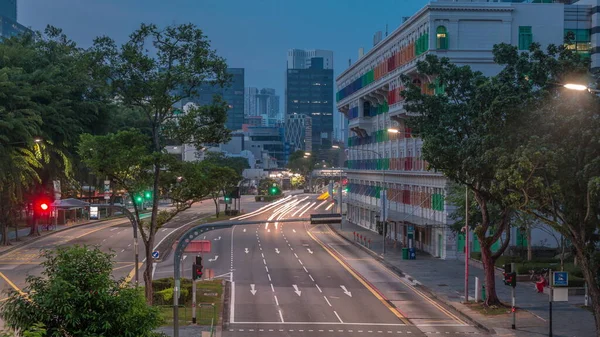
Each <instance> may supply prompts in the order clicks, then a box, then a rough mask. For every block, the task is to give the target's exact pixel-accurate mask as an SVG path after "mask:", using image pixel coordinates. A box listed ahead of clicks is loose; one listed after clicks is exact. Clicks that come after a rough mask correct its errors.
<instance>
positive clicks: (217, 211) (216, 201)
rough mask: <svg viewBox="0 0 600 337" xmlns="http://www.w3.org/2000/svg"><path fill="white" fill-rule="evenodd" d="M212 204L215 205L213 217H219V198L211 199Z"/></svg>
mask: <svg viewBox="0 0 600 337" xmlns="http://www.w3.org/2000/svg"><path fill="white" fill-rule="evenodd" d="M213 202H214V203H215V216H216V217H217V218H218V217H219V212H220V209H219V198H213Z"/></svg>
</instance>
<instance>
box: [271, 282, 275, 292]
mask: <svg viewBox="0 0 600 337" xmlns="http://www.w3.org/2000/svg"><path fill="white" fill-rule="evenodd" d="M271 291H272V292H275V288H273V283H271Z"/></svg>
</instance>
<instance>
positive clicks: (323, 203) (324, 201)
mask: <svg viewBox="0 0 600 337" xmlns="http://www.w3.org/2000/svg"><path fill="white" fill-rule="evenodd" d="M325 203H327V200H323V202H322V203H320V204H319V206H317V207H315V208H314V210H315V211H316V210H318V209H319V207H321V206H323V205H325Z"/></svg>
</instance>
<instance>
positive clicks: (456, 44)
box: [337, 1, 564, 258]
mask: <svg viewBox="0 0 600 337" xmlns="http://www.w3.org/2000/svg"><path fill="white" fill-rule="evenodd" d="M563 22H564V5H562V4H517V3H514V4H513V3H491V2H483V1H482V2H477V1H457V2H454V1H453V2H450V1H439V2H432V3H430V4H429V5H427V6H425V7H424V8H423V9H421V10H420V11H418V12H417V13H416V14H415V15H413V16H412V17H411V18H410V19H408V20H407V21H406V22H404V23H403V24H402V25H401V26H400V27H399V28H398V29H396V30H395V31H394V32H392V34H390V35H389V36H388V37H386V38H385V39H384V40H383V41H382V42H380V43H379V44H377V45H376V46H374V47H373V49H372V50H370V51H369V52H367V54H366V55H365V56H364V57H362V58H360V59H359V60H358V61H357V62H356V63H355V64H354V65H352V66H351V67H350V68H349V69H347V70H346V71H344V72H342V74H341V75H340V76H338V78H337V88H338V90H341V89H343V88H344V87H346V86H347V85H349V84H350V83H352V82H353V81H355V80H356V79H357V78H360V77H361V76H362V75H363V74H365V73H367V72H368V71H370V70H371V69H374V68H375V67H376V66H377V65H378V64H379V63H380V62H381V61H383V60H384V59H387V58H389V57H390V56H391V55H392V53H394V52H396V51H398V50H399V49H400V48H402V47H404V46H406V45H408V44H409V43H411V42H413V41H415V40H416V39H417V38H418V37H419V36H420V35H421V34H423V33H428V34H429V50H428V51H427V52H425V53H424V54H421V55H420V56H417V57H416V58H415V59H414V60H413V61H411V62H409V63H407V64H405V65H402V66H400V67H398V68H396V69H395V70H393V71H391V72H388V73H386V74H385V75H383V76H382V77H381V78H380V79H379V80H377V81H375V82H373V83H370V84H368V85H367V86H365V87H363V88H361V89H359V90H358V91H356V92H354V93H352V94H351V95H349V96H347V97H344V98H342V99H341V100H339V101H338V102H337V106H338V110H339V111H340V112H342V113H343V114H345V116H347V114H348V113H349V112H348V111H349V110H350V109H358V116H359V117H358V118H353V119H350V121H349V128H350V129H352V128H360V129H362V130H364V131H365V132H366V133H367V134H368V135H371V134H372V133H373V132H375V131H377V130H386V129H387V128H389V127H398V126H401V125H399V124H398V122H397V121H396V120H392V119H391V118H390V116H397V115H398V114H401V113H402V111H403V107H402V103H397V104H392V105H390V106H389V112H388V113H384V114H379V115H377V116H372V117H364V111H363V103H364V102H365V101H370V102H372V103H374V104H381V103H382V100H387V92H388V91H389V90H390V89H394V88H396V87H398V86H399V85H400V83H399V81H398V78H399V76H400V75H401V74H414V73H415V65H416V61H418V60H419V59H422V58H424V56H425V55H426V54H427V53H433V54H436V55H438V56H440V57H448V58H450V60H451V61H452V62H454V63H456V64H458V65H469V66H471V67H472V68H473V69H474V70H478V71H481V72H483V73H484V74H485V75H488V76H490V75H494V74H496V73H497V72H498V71H499V70H500V69H501V67H500V66H499V65H497V64H495V63H494V62H493V54H492V48H493V45H494V44H497V43H501V42H505V43H510V44H513V45H518V41H519V26H531V27H532V35H533V42H537V43H540V44H541V45H542V46H543V47H545V46H547V45H548V44H550V43H554V44H561V43H562V41H563V37H564V24H563ZM440 25H443V26H445V27H446V29H447V31H448V41H449V48H448V49H447V50H436V42H437V40H436V34H435V32H436V29H437V27H438V26H440ZM394 118H396V117H394ZM396 119H397V118H396ZM356 135H357V134H356V132H351V136H356ZM421 148H422V141H421V140H420V139H418V138H400V139H396V140H389V141H384V142H376V143H371V144H368V145H357V146H352V147H349V149H348V159H349V160H366V159H377V158H378V157H379V156H378V155H377V154H375V153H373V151H374V152H378V153H379V154H380V155H381V156H382V157H383V158H403V157H419V156H420V154H421ZM385 175H386V177H385V188H386V189H388V195H389V191H390V190H394V189H395V190H410V191H414V192H423V193H425V192H426V193H429V194H442V195H444V196H445V194H446V186H447V181H446V179H445V177H443V176H442V175H441V174H438V173H435V172H430V171H426V170H425V168H424V167H421V168H417V169H413V170H410V171H403V170H386V171H385ZM348 177H349V180H350V182H351V183H354V184H359V185H363V186H365V185H366V186H383V175H382V170H367V169H349V170H348ZM390 198H391V196H390ZM380 202H381V201H380V200H379V199H378V198H375V197H370V196H365V195H360V194H357V193H349V194H348V203H349V207H348V218H349V220H351V221H353V222H356V223H358V224H359V225H361V226H364V227H366V228H369V229H371V230H376V227H375V224H374V223H375V215H376V214H379V207H380ZM387 204H388V207H389V209H390V212H389V214H390V216H389V217H388V219H387V220H388V221H389V222H390V227H391V228H390V229H388V230H387V232H388V233H391V236H392V238H393V239H399V240H402V239H403V236H404V234H405V233H403V230H405V228H404V227H403V226H400V227H399V228H398V224H403V223H404V222H406V221H408V219H410V221H408V222H410V223H412V224H414V225H416V226H417V227H419V228H420V229H421V231H418V236H417V238H416V239H417V241H418V242H417V244H416V247H417V248H421V249H423V250H425V251H427V252H429V253H431V254H432V255H434V256H438V257H440V258H454V257H456V249H457V240H456V234H455V233H453V232H452V231H451V230H450V229H449V228H448V225H449V224H450V222H451V220H450V218H449V214H450V213H451V212H452V211H453V207H452V206H451V205H447V204H444V209H443V210H442V211H440V210H434V209H433V208H428V207H424V205H426V204H419V203H418V202H415V201H414V200H411V203H410V204H405V203H403V202H402V199H400V201H397V200H396V201H393V200H389V201H388V203H387ZM423 236H428V237H427V238H425V237H423Z"/></svg>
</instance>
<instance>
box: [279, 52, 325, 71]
mask: <svg viewBox="0 0 600 337" xmlns="http://www.w3.org/2000/svg"><path fill="white" fill-rule="evenodd" d="M315 57H316V58H322V59H323V69H333V52H332V51H331V50H322V49H310V50H304V49H290V50H288V55H287V68H288V69H308V68H310V66H311V63H312V59H313V58H315Z"/></svg>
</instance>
